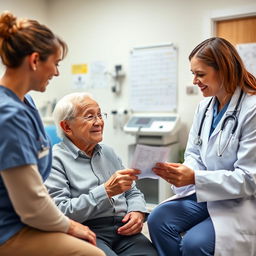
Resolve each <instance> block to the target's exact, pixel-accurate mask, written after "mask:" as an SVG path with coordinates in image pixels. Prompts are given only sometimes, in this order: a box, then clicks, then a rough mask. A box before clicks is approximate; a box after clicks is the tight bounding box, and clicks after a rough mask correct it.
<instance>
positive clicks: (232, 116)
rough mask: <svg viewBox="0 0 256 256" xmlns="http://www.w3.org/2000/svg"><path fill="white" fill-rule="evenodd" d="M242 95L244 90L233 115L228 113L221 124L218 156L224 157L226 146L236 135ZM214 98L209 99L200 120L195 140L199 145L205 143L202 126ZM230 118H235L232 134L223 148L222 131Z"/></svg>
mask: <svg viewBox="0 0 256 256" xmlns="http://www.w3.org/2000/svg"><path fill="white" fill-rule="evenodd" d="M242 96H243V91H242V90H241V92H240V95H239V98H238V101H237V103H236V107H235V109H234V111H233V112H232V114H231V115H227V116H226V117H225V118H224V120H223V122H222V124H221V127H220V132H219V140H218V152H217V156H218V157H222V155H223V153H224V152H225V150H226V148H227V146H228V144H229V142H230V140H231V138H232V136H233V135H234V133H235V131H236V129H237V126H238V118H237V110H238V107H239V105H240V102H241V100H242ZM213 98H214V97H212V98H211V100H210V101H209V103H208V104H207V106H206V109H205V111H204V114H203V117H202V120H201V122H200V126H199V129H198V133H197V137H196V139H195V141H194V144H195V145H197V146H201V145H202V143H203V141H202V138H201V133H202V128H203V124H204V121H205V117H206V113H207V111H208V109H209V107H210V105H211V102H212V100H213ZM229 120H233V121H234V124H233V128H232V131H231V134H230V136H229V138H228V140H227V142H226V143H225V145H224V147H223V148H222V150H221V146H220V145H221V137H222V133H223V130H224V128H225V126H226V124H227V122H228V121H229Z"/></svg>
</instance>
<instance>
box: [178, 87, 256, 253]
mask: <svg viewBox="0 0 256 256" xmlns="http://www.w3.org/2000/svg"><path fill="white" fill-rule="evenodd" d="M239 94H240V88H237V89H236V91H235V93H234V95H233V97H232V99H231V101H230V103H229V106H228V109H227V111H226V113H225V114H224V115H223V117H222V119H221V120H220V122H219V124H218V126H217V127H216V129H215V130H214V131H213V133H212V135H211V136H210V138H209V131H210V127H211V122H212V116H213V105H214V101H215V100H213V101H212V102H211V105H210V107H209V110H208V111H207V113H206V118H205V121H204V125H203V128H202V134H201V138H202V140H203V144H202V146H197V145H195V143H194V140H195V138H196V136H197V134H198V129H199V126H200V123H201V120H202V117H203V114H204V111H205V109H206V105H207V103H208V102H209V100H210V99H209V98H207V99H204V100H203V101H202V102H201V103H200V104H199V106H198V109H197V112H196V114H195V117H194V121H193V126H192V128H191V131H190V134H189V140H188V144H187V148H186V152H185V162H184V164H185V165H187V166H189V167H190V168H192V169H193V170H194V171H195V186H194V185H193V186H192V185H191V186H186V187H181V188H175V192H176V193H177V194H178V196H179V197H183V196H186V195H188V194H191V193H192V192H193V191H194V190H195V191H196V194H197V200H198V202H205V201H206V202H207V206H208V210H209V213H210V216H211V219H212V221H213V224H214V229H215V234H216V242H215V254H214V255H215V256H256V95H253V96H252V95H248V94H244V95H243V98H242V101H241V103H240V106H239V108H238V114H237V116H238V126H237V129H236V132H235V135H234V136H233V138H232V139H231V141H230V143H229V145H228V147H227V148H226V150H225V152H224V153H223V156H222V157H218V156H217V148H218V139H219V136H218V134H219V131H220V126H221V124H222V121H223V119H224V118H225V116H226V115H229V114H231V113H232V111H233V110H234V108H235V106H236V103H237V100H238V98H239ZM231 129H232V121H228V123H227V125H226V127H225V129H224V131H223V134H222V140H221V149H222V148H223V147H224V144H225V143H226V141H227V139H228V138H229V136H230V133H231Z"/></svg>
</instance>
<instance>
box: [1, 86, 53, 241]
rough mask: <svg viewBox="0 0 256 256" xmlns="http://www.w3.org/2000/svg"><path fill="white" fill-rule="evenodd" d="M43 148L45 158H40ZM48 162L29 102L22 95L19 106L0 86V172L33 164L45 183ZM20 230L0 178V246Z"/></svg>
mask: <svg viewBox="0 0 256 256" xmlns="http://www.w3.org/2000/svg"><path fill="white" fill-rule="evenodd" d="M46 148H49V154H46V155H43V154H42V152H46V151H45V149H46ZM40 153H41V154H40ZM51 159H52V152H51V147H50V142H49V140H48V138H47V136H46V134H45V131H44V127H43V124H42V121H41V118H40V116H39V113H38V111H37V109H36V107H35V104H34V102H33V100H32V98H31V97H30V96H29V95H26V96H25V99H24V102H22V101H21V100H20V99H19V98H18V97H17V95H16V94H15V93H13V92H12V91H11V90H9V89H7V88H5V87H3V86H0V171H3V170H6V169H8V168H12V167H18V166H22V165H31V164H33V165H37V166H38V170H39V172H40V174H41V176H42V178H43V180H45V179H46V178H47V177H48V175H49V172H50V170H51ZM7 171H8V170H7ZM24 200H26V198H24ZM24 226H25V225H24V224H23V223H22V222H21V220H20V217H19V216H18V215H17V214H16V212H15V210H14V208H13V206H12V203H11V201H10V198H9V196H8V193H7V190H6V188H5V185H4V183H3V180H2V178H1V176H0V244H2V243H4V242H5V241H7V240H8V239H9V238H11V237H12V236H13V235H14V234H16V233H17V232H18V231H20V230H21V229H22V228H23V227H24Z"/></svg>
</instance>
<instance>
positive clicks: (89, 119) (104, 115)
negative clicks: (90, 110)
mask: <svg viewBox="0 0 256 256" xmlns="http://www.w3.org/2000/svg"><path fill="white" fill-rule="evenodd" d="M107 116H108V114H107V113H99V114H97V115H95V116H93V115H89V116H77V117H74V118H82V119H83V120H85V121H86V122H94V121H96V120H97V119H98V118H99V119H100V120H106V119H107Z"/></svg>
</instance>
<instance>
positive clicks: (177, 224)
mask: <svg viewBox="0 0 256 256" xmlns="http://www.w3.org/2000/svg"><path fill="white" fill-rule="evenodd" d="M189 60H190V64H191V71H192V73H193V75H194V80H193V83H194V84H195V85H197V86H198V87H199V88H200V90H201V92H202V94H203V96H204V97H207V98H206V99H204V100H203V101H202V102H200V103H199V105H198V108H197V110H196V113H195V117H194V121H193V125H192V128H191V130H190V134H189V139H188V144H187V147H186V151H185V162H184V163H183V164H178V163H157V164H156V166H155V167H154V168H153V171H154V172H155V173H156V174H157V175H159V176H160V177H162V178H163V179H165V180H166V181H167V182H169V183H170V184H173V189H174V192H175V194H176V195H175V196H174V197H173V198H172V200H169V201H167V202H164V203H162V204H160V205H159V206H157V207H156V208H155V209H154V210H153V212H152V213H151V214H150V216H149V219H148V225H149V232H150V236H151V239H152V241H153V243H154V245H155V247H156V248H157V250H158V253H159V255H160V256H165V255H166V256H167V255H168V256H169V255H172V256H178V255H182V256H192V255H193V256H201V255H205V256H206V255H207V256H210V255H215V256H241V255H243V256H254V255H256V246H255V245H256V225H255V220H256V198H255V197H256V155H255V152H256V128H255V127H256V79H255V77H254V76H253V75H252V74H250V73H249V72H247V71H246V69H245V67H244V64H243V62H242V60H241V58H240V57H239V55H238V53H237V51H236V49H235V48H234V47H233V46H232V44H230V43H229V42H228V41H227V40H225V39H222V38H218V37H214V38H210V39H207V40H205V41H203V42H202V43H200V44H199V45H198V46H196V48H195V49H194V50H193V51H192V52H191V54H190V56H189Z"/></svg>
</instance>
